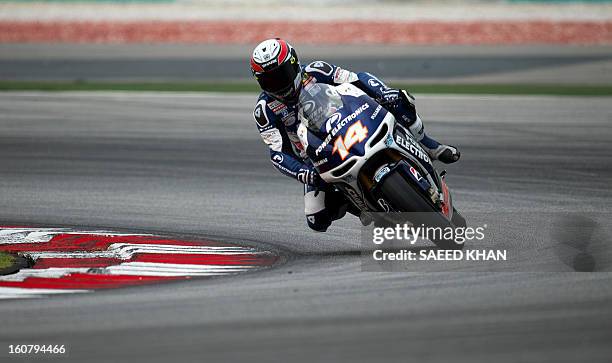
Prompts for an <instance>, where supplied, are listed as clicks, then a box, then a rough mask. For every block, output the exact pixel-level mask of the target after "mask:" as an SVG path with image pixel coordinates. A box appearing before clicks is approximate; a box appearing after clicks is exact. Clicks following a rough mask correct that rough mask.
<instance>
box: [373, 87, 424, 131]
mask: <svg viewBox="0 0 612 363" xmlns="http://www.w3.org/2000/svg"><path fill="white" fill-rule="evenodd" d="M380 104H381V105H382V106H383V107H385V109H387V110H388V111H389V112H391V113H392V114H393V115H394V116H395V117H396V118H398V121H400V122H401V123H402V124H404V125H405V126H410V125H411V124H412V123H413V122H414V121H415V120H416V118H417V117H416V106H415V105H414V97H413V96H412V95H411V94H410V93H408V91H406V90H403V89H400V90H394V89H392V90H388V91H386V92H385V93H384V94H383V96H382V100H381V102H380Z"/></svg>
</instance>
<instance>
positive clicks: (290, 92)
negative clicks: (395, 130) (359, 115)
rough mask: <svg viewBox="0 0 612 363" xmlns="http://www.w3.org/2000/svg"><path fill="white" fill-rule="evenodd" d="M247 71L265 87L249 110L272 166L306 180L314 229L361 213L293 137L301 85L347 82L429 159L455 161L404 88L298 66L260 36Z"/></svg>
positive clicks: (316, 65)
mask: <svg viewBox="0 0 612 363" xmlns="http://www.w3.org/2000/svg"><path fill="white" fill-rule="evenodd" d="M251 71H252V73H253V75H254V76H255V79H256V80H257V82H258V83H259V86H260V87H261V89H262V91H263V92H262V93H261V94H260V96H259V98H258V100H257V104H256V105H255V109H254V111H253V117H254V118H255V121H256V123H257V128H258V129H259V132H260V134H261V137H262V139H263V141H264V142H265V143H266V145H268V147H269V148H270V159H271V160H272V164H273V165H274V166H275V167H276V169H278V170H279V171H280V172H281V173H283V174H285V175H287V176H290V177H292V178H295V179H297V180H298V181H300V182H301V183H303V184H304V212H305V214H306V221H307V223H308V226H309V227H310V228H312V229H313V230H315V231H319V232H324V231H326V230H327V228H328V227H329V226H330V225H331V222H332V221H333V220H336V219H339V218H342V217H343V216H344V215H345V214H346V212H347V210H348V211H349V212H351V213H352V214H355V215H359V211H358V210H357V208H355V207H354V206H352V203H350V202H348V201H347V200H346V199H345V198H344V196H343V195H342V193H340V192H337V191H334V190H332V189H331V188H329V187H328V186H327V185H326V184H325V182H324V181H323V180H322V179H321V177H320V176H319V174H318V173H317V171H316V170H315V169H314V167H313V166H312V164H311V163H310V162H309V161H308V159H307V158H306V154H305V152H304V150H303V147H302V144H301V143H300V141H299V138H298V136H297V128H298V126H299V120H298V112H297V103H298V97H299V92H300V90H301V87H302V84H303V83H306V82H322V83H326V84H330V85H338V84H342V83H351V84H353V85H355V86H356V87H358V88H359V89H361V90H362V91H364V92H365V93H366V94H367V95H369V96H370V97H372V98H374V99H375V100H376V101H378V102H379V103H380V104H381V105H383V106H384V107H385V108H386V109H387V110H388V111H389V112H391V113H392V114H393V115H394V116H395V117H396V119H397V121H398V122H399V123H400V124H401V125H403V126H404V127H406V128H407V129H408V130H409V131H410V132H411V133H412V135H413V136H414V137H415V138H416V140H417V141H419V142H420V144H421V145H422V146H423V148H424V149H425V150H426V151H427V152H428V154H429V155H430V157H431V158H432V159H436V160H439V161H441V162H443V163H446V164H448V163H454V162H456V161H457V160H459V157H460V153H459V150H457V148H456V147H454V146H450V145H444V144H441V143H439V142H437V141H436V140H434V139H432V138H431V137H429V136H428V135H427V134H425V130H424V127H423V123H422V121H421V118H420V117H419V115H418V114H417V112H416V108H415V104H414V98H413V97H412V96H411V95H410V94H409V93H408V92H406V91H405V90H398V89H392V88H389V87H387V85H385V83H384V82H382V81H381V80H380V79H378V78H377V77H375V76H374V75H372V74H370V73H368V72H358V73H354V72H351V71H348V70H346V69H342V68H340V67H338V66H335V65H332V64H329V63H327V62H324V61H315V62H312V63H310V64H308V65H306V66H302V65H301V64H300V62H299V59H298V56H297V53H296V51H295V49H294V48H293V47H292V46H291V45H290V44H289V43H288V42H286V41H285V40H282V39H280V38H275V39H267V40H264V41H263V42H261V43H260V44H259V45H257V46H256V47H255V49H254V50H253V54H252V56H251Z"/></svg>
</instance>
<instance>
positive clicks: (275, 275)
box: [0, 93, 612, 362]
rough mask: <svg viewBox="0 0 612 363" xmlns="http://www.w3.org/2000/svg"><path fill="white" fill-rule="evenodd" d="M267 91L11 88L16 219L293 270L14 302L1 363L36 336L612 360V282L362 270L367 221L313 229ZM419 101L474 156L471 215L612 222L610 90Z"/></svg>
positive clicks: (206, 349) (108, 350)
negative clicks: (272, 158) (274, 135)
mask: <svg viewBox="0 0 612 363" xmlns="http://www.w3.org/2000/svg"><path fill="white" fill-rule="evenodd" d="M254 99H255V95H234V96H228V95H197V94H193V95H190V94H183V95H175V94H163V93H160V94H154V93H3V94H2V95H1V97H0V110H1V112H0V115H1V116H0V130H1V132H0V152H1V155H2V157H1V158H0V173H1V175H2V177H1V178H0V206H1V208H0V222H1V223H2V224H23V225H48V226H77V227H96V228H98V227H103V228H111V229H117V230H132V231H148V232H154V233H163V234H170V235H175V236H197V237H202V238H214V239H218V240H227V241H232V242H242V243H245V244H253V245H261V246H265V247H267V248H272V249H276V250H277V251H279V252H280V253H282V254H283V256H284V257H285V259H286V261H285V262H284V263H283V264H282V265H279V266H278V267H276V268H272V269H269V270H266V271H263V272H258V273H252V274H246V275H241V276H236V277H228V278H216V279H204V280H194V281H189V282H179V283H170V284H165V285H157V286H144V287H137V288H126V289H120V290H112V291H101V292H95V293H91V294H85V295H79V296H56V297H52V298H46V299H38V300H23V301H1V302H0V326H2V329H0V344H1V347H0V349H2V350H3V351H2V355H1V356H2V357H6V350H7V344H9V343H25V342H29V343H60V344H67V345H68V347H69V351H70V353H69V356H68V357H67V358H68V359H70V360H72V361H94V362H108V361H127V360H129V361H136V362H140V361H143V362H158V361H159V362H162V361H163V362H166V361H169V360H171V361H177V360H180V361H236V360H239V359H240V360H250V361H267V362H275V361H278V362H286V361H293V362H312V361H347V362H348V361H350V362H371V361H389V362H406V361H412V360H414V361H419V362H433V361H446V362H474V361H482V362H490V361H495V362H516V361H522V362H549V361H550V362H553V361H554V362H577V361H588V362H609V360H610V357H611V356H612V347H611V346H610V344H609V343H610V339H611V338H612V328H611V324H610V321H612V304H611V302H612V275H611V274H610V273H609V272H595V273H575V272H557V273H551V272H548V273H544V272H542V273H518V272H514V273H483V272H481V273H477V272H473V273H466V272H460V273H427V272H419V271H417V272H413V273H367V272H361V268H360V260H359V257H358V255H359V253H360V249H361V247H360V244H359V242H358V239H359V223H358V221H357V220H356V219H355V218H350V217H347V218H345V219H344V220H342V221H339V222H337V223H335V224H334V225H333V226H332V228H331V229H330V231H329V232H328V233H326V234H316V233H313V232H311V231H309V230H308V229H307V227H306V225H305V221H304V217H303V214H302V196H301V187H300V185H299V184H297V183H296V182H292V181H291V180H289V179H287V178H286V177H283V176H281V175H280V174H278V173H277V172H275V171H274V170H273V168H272V166H271V164H270V162H269V161H268V159H267V151H266V148H265V146H264V145H263V143H262V142H261V141H260V140H259V136H258V135H257V132H256V129H255V127H254V124H253V121H252V120H251V116H250V112H251V110H252V104H253V101H254ZM418 101H419V107H420V110H421V113H422V114H423V115H424V118H425V120H426V125H427V128H428V130H429V132H430V133H431V134H432V135H436V136H437V137H438V138H439V139H440V140H445V141H446V140H448V141H452V142H453V143H455V144H457V145H459V146H460V147H461V149H462V151H463V159H462V161H461V163H459V165H454V166H451V167H448V168H447V169H448V170H449V176H448V181H449V185H450V186H451V188H452V189H453V190H454V193H455V200H456V204H457V205H458V207H459V208H460V209H462V210H463V211H465V213H466V215H468V218H469V215H470V211H483V210H484V211H487V210H499V208H503V209H506V210H508V211H516V212H520V213H523V212H525V211H537V210H547V211H575V210H587V211H609V208H610V201H611V200H612V192H610V189H609V186H610V185H612V167H611V165H610V163H609V157H610V155H611V146H610V142H609V141H610V139H611V136H612V128H611V127H610V122H611V120H612V118H611V117H612V110H611V108H610V99H609V98H570V97H565V98H554V97H531V98H528V97H504V98H499V97H457V96H429V97H418ZM585 179H588V180H589V183H585ZM568 271H569V270H568ZM13 359H14V358H13ZM7 361H11V360H7Z"/></svg>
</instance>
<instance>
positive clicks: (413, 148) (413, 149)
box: [395, 133, 431, 163]
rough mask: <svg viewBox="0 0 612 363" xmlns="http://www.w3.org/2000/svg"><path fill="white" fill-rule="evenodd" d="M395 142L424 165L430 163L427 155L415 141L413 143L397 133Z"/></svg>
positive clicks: (408, 138)
mask: <svg viewBox="0 0 612 363" xmlns="http://www.w3.org/2000/svg"><path fill="white" fill-rule="evenodd" d="M395 142H396V143H397V144H398V145H400V146H401V147H403V148H404V149H406V150H407V151H409V152H410V153H411V154H412V155H414V156H416V157H417V158H419V159H421V160H423V161H425V162H426V163H431V160H430V159H429V156H428V155H427V153H426V152H425V151H423V149H422V148H421V147H420V146H419V145H417V143H416V141H414V140H413V139H412V138H410V137H404V136H402V135H400V134H399V133H398V134H397V135H395Z"/></svg>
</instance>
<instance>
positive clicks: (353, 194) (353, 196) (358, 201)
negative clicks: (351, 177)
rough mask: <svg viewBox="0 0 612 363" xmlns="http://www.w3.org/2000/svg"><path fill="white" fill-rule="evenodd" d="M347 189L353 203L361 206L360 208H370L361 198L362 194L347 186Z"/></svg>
mask: <svg viewBox="0 0 612 363" xmlns="http://www.w3.org/2000/svg"><path fill="white" fill-rule="evenodd" d="M345 190H346V193H347V194H348V195H349V197H350V198H351V200H352V201H353V203H355V205H356V206H357V208H359V209H360V210H368V207H367V206H366V204H365V202H364V201H363V199H361V196H360V195H359V194H357V192H356V191H355V190H354V189H353V188H351V187H347V188H346V189H345Z"/></svg>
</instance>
